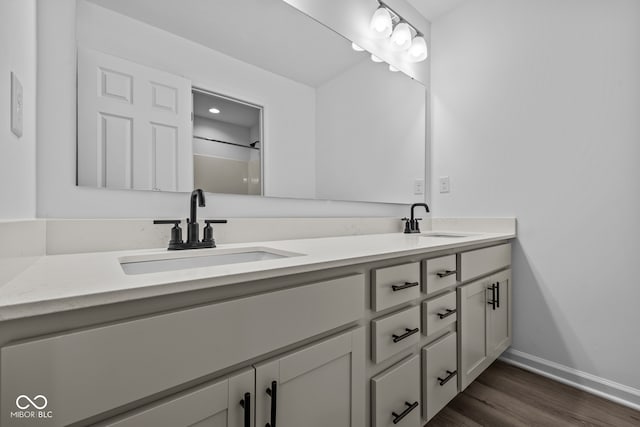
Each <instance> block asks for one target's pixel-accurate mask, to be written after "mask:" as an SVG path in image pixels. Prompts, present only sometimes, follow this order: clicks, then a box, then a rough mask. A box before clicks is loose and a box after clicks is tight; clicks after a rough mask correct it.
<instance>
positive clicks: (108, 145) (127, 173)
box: [78, 48, 193, 191]
mask: <svg viewBox="0 0 640 427" xmlns="http://www.w3.org/2000/svg"><path fill="white" fill-rule="evenodd" d="M191 109H192V108H191V82H190V81H189V80H187V79H184V78H182V77H180V76H176V75H172V74H169V73H165V72H163V71H160V70H156V69H153V68H149V67H145V66H142V65H139V64H136V63H134V62H131V61H127V60H124V59H120V58H116V57H113V56H110V55H106V54H103V53H100V52H97V51H93V50H90V49H84V48H80V49H78V184H79V185H86V186H93V187H108V188H133V189H140V190H166V191H191V190H192V189H193V148H192V142H191V140H192V138H191V134H192V127H191ZM96 118H100V119H99V120H96ZM116 119H119V120H116Z"/></svg>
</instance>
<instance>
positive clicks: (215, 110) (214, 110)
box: [209, 108, 220, 114]
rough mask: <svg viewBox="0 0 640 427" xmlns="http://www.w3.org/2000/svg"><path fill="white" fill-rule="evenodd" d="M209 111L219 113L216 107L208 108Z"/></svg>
mask: <svg viewBox="0 0 640 427" xmlns="http://www.w3.org/2000/svg"><path fill="white" fill-rule="evenodd" d="M209 112H210V113H211V114H220V110H218V109H217V108H209Z"/></svg>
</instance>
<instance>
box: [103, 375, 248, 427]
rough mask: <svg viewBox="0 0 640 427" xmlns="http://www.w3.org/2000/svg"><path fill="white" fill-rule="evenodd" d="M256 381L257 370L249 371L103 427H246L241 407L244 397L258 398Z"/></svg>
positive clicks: (114, 420)
mask: <svg viewBox="0 0 640 427" xmlns="http://www.w3.org/2000/svg"><path fill="white" fill-rule="evenodd" d="M254 381H255V373H254V370H253V369H247V370H245V371H243V372H240V373H239V374H237V375H234V376H232V377H229V378H227V379H224V380H221V381H218V382H215V383H214V384H209V385H205V386H202V387H198V388H196V389H194V390H190V391H187V392H184V393H180V394H179V395H177V396H176V397H173V398H169V399H167V400H164V401H162V403H157V404H153V405H149V406H146V407H143V408H142V409H140V410H137V411H135V412H133V413H129V414H125V415H124V416H120V417H117V418H116V419H113V420H109V421H107V422H104V423H101V424H99V426H101V427H146V426H154V427H244V424H243V421H244V417H243V416H244V412H243V411H244V409H243V408H242V407H241V406H240V400H241V399H242V397H243V396H244V393H247V392H249V393H251V395H252V396H253V395H254V385H255V383H254ZM252 414H253V407H252ZM252 423H253V421H252ZM252 426H253V424H252Z"/></svg>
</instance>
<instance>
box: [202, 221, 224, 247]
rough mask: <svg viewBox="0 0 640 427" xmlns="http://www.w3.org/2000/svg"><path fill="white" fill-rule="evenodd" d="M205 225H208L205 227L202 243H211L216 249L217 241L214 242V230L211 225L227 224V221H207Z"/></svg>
mask: <svg viewBox="0 0 640 427" xmlns="http://www.w3.org/2000/svg"><path fill="white" fill-rule="evenodd" d="M204 223H205V224H207V225H206V226H205V227H204V230H203V233H204V236H203V238H202V242H203V243H211V244H212V245H213V247H214V248H215V247H216V242H215V240H213V228H212V227H211V224H226V223H227V220H226V219H205V220H204Z"/></svg>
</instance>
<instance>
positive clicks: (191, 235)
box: [153, 188, 227, 250]
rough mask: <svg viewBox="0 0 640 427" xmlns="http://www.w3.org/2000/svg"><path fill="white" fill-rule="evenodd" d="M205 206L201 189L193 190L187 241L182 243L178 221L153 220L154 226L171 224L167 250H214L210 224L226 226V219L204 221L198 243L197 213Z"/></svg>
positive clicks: (214, 244)
mask: <svg viewBox="0 0 640 427" xmlns="http://www.w3.org/2000/svg"><path fill="white" fill-rule="evenodd" d="M196 203H197V204H198V206H200V207H201V208H203V207H205V206H206V202H205V199H204V192H203V191H202V190H201V189H199V188H198V189H195V190H193V191H192V192H191V199H190V204H189V218H187V241H186V242H183V241H182V229H181V228H180V222H181V221H180V220H179V219H176V220H155V221H153V223H154V224H173V228H172V229H171V240H170V241H169V250H180V249H202V248H215V247H216V242H215V240H214V239H213V228H211V224H226V223H227V220H226V219H205V220H204V222H205V224H207V225H206V227H204V230H203V234H204V236H203V238H202V241H200V226H199V225H198V218H197V211H198V207H197V206H196Z"/></svg>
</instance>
